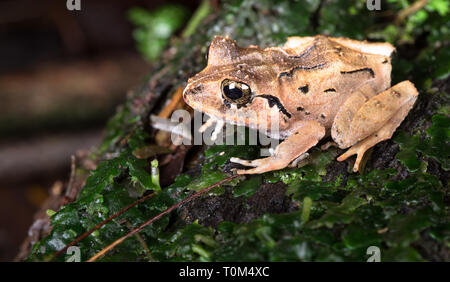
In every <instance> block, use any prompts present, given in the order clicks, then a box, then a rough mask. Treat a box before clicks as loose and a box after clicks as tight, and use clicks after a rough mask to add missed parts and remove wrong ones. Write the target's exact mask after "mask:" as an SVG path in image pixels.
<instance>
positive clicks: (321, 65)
mask: <svg viewBox="0 0 450 282" xmlns="http://www.w3.org/2000/svg"><path fill="white" fill-rule="evenodd" d="M324 66H326V63H323V64H318V65H315V66H312V67H305V66H296V67H293V68H292V69H291V70H290V71H285V72H282V73H280V74H279V75H278V79H280V78H282V77H283V76H286V77H292V75H293V74H294V71H296V70H314V69H321V68H323V67H324Z"/></svg>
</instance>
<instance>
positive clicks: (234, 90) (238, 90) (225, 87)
mask: <svg viewBox="0 0 450 282" xmlns="http://www.w3.org/2000/svg"><path fill="white" fill-rule="evenodd" d="M251 93H252V91H251V89H250V87H249V86H248V85H247V84H245V83H243V82H237V81H233V80H230V79H225V80H224V81H222V95H223V97H224V98H225V99H226V100H227V101H228V102H230V103H234V104H239V105H243V104H247V103H248V102H249V101H250V96H251Z"/></svg>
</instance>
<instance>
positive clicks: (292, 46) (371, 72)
mask: <svg viewBox="0 0 450 282" xmlns="http://www.w3.org/2000/svg"><path fill="white" fill-rule="evenodd" d="M282 49H283V50H284V51H285V52H286V53H288V54H289V59H290V60H291V61H290V65H289V68H288V70H285V71H283V72H281V73H279V80H278V83H279V93H278V95H279V97H281V99H282V100H283V101H285V104H286V105H289V106H288V107H289V109H288V110H290V111H292V112H294V113H295V116H296V117H297V118H298V119H305V120H311V119H314V120H318V121H320V122H321V123H322V124H324V125H325V126H326V127H330V126H331V124H332V121H333V119H334V116H335V115H336V113H337V111H338V109H339V107H340V105H342V104H343V103H344V102H345V101H346V99H347V98H348V97H349V96H350V95H351V93H352V92H354V91H355V90H357V89H359V88H360V87H361V86H362V85H364V84H369V85H370V86H371V87H372V88H373V89H374V93H377V92H381V91H383V90H385V89H387V88H389V87H390V73H391V64H390V54H391V53H392V51H393V50H394V48H393V47H392V45H390V44H389V43H368V42H363V41H356V40H350V39H345V38H333V37H326V36H322V35H318V36H315V37H291V38H289V39H288V41H287V42H286V44H285V45H284V46H283V47H282Z"/></svg>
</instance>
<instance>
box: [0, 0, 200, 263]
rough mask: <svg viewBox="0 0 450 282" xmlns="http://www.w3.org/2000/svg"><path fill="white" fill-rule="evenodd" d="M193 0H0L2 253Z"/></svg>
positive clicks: (2, 256) (4, 255) (11, 252)
mask: <svg viewBox="0 0 450 282" xmlns="http://www.w3.org/2000/svg"><path fill="white" fill-rule="evenodd" d="M199 5H200V1H196V0H179V1H163V0H140V1H139V0H115V1H110V0H81V11H69V10H68V9H67V7H66V1H62V0H61V1H54V0H41V1H33V0H2V1H0V261H10V260H12V259H13V258H14V256H15V255H16V254H17V252H18V249H19V245H20V244H21V242H22V241H23V239H24V238H25V237H26V234H27V230H28V228H29V227H30V225H31V223H32V221H33V214H34V213H35V211H36V210H37V209H38V208H39V206H40V205H41V204H42V203H43V202H44V201H45V200H46V198H47V197H48V195H49V191H50V189H57V188H58V185H59V186H60V185H61V184H62V182H60V181H64V182H66V181H67V180H68V179H69V175H70V165H71V156H72V155H77V154H78V155H82V154H85V153H86V152H87V151H86V150H88V149H90V148H92V147H93V146H98V145H99V144H100V141H101V138H102V129H103V127H104V125H105V124H106V122H107V120H108V118H109V117H110V116H111V115H112V114H113V113H114V112H115V109H116V107H117V105H119V104H120V103H121V102H122V101H125V97H126V93H127V91H128V90H130V89H132V88H133V87H138V86H139V85H140V84H142V83H143V82H144V81H145V78H146V76H148V75H149V74H151V71H152V61H155V60H157V59H158V57H159V55H160V54H161V52H162V50H163V49H164V48H165V47H166V45H167V44H168V42H169V40H170V37H171V36H172V35H178V34H179V33H180V32H181V31H182V30H183V27H184V26H185V25H186V23H187V22H188V20H189V18H190V16H191V15H192V13H193V12H194V11H195V10H196V8H197V7H198V6H199ZM143 19H145V21H144V20H143ZM149 19H151V21H149ZM143 22H145V23H146V24H145V25H144V24H143ZM149 22H151V23H152V24H150V25H149V24H148V23H149ZM137 42H138V43H137ZM149 44H150V45H149ZM143 45H145V46H143ZM139 50H141V51H142V50H145V52H139ZM52 187H53V188H52Z"/></svg>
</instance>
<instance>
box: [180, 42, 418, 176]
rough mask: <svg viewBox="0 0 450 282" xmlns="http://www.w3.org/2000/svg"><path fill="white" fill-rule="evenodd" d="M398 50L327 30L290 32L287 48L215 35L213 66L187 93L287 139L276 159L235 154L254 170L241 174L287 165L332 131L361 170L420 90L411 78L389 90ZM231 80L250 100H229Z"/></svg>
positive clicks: (228, 116) (213, 110)
mask: <svg viewBox="0 0 450 282" xmlns="http://www.w3.org/2000/svg"><path fill="white" fill-rule="evenodd" d="M393 51H394V47H393V46H392V45H390V44H389V43H368V42H365V41H355V40H351V39H346V38H332V37H325V36H321V35H318V36H315V37H291V38H289V39H288V41H287V42H286V44H285V45H284V46H283V47H272V48H266V49H260V48H258V47H256V46H249V47H247V48H243V47H239V46H237V44H236V42H235V41H233V40H230V39H228V38H224V37H215V38H214V39H213V41H212V43H211V45H210V48H209V54H208V65H207V66H206V68H205V69H204V70H202V71H201V72H200V73H198V74H197V75H195V76H194V77H192V78H191V79H189V81H188V84H187V86H186V88H185V90H184V92H183V97H184V99H185V101H186V103H187V104H189V105H190V106H191V107H193V108H194V109H196V110H199V111H202V112H205V113H207V114H208V115H210V116H212V117H214V118H216V119H223V120H225V121H226V122H228V123H233V124H239V125H245V126H248V127H250V128H254V129H259V130H263V131H266V132H267V133H268V135H269V136H272V137H275V138H279V139H285V140H284V141H283V142H282V143H280V145H278V146H277V148H276V149H275V153H274V155H273V156H270V157H267V158H263V159H257V160H253V161H246V160H241V159H237V158H232V159H231V161H233V162H236V163H240V164H242V165H245V166H252V167H254V168H252V169H249V170H239V171H238V173H240V174H250V173H263V172H266V171H271V170H277V169H282V168H284V167H286V166H287V165H289V164H290V163H291V162H292V161H294V160H295V159H297V158H299V157H301V156H302V155H303V154H304V153H306V152H307V151H308V149H309V148H311V147H312V146H314V145H316V144H317V142H318V141H319V140H320V139H322V138H323V137H325V136H329V135H331V137H332V138H333V140H334V142H335V143H336V144H337V146H339V147H340V148H348V147H351V148H350V149H349V150H348V151H347V152H346V153H345V154H343V155H341V156H340V157H339V158H338V160H339V161H342V160H345V159H346V158H348V157H349V156H351V155H354V154H357V160H356V162H355V165H354V171H357V170H358V169H359V164H360V161H361V158H362V156H363V155H364V152H365V151H366V150H368V149H369V148H370V147H372V146H374V145H375V144H377V143H378V142H381V141H383V140H386V139H389V138H390V137H391V136H392V134H393V132H394V131H395V129H396V128H397V127H398V126H399V124H400V123H401V122H402V120H403V119H404V117H405V116H406V115H407V113H408V111H409V110H410V109H411V107H412V106H413V104H414V102H415V100H416V98H417V95H418V92H417V90H416V88H415V87H414V85H413V84H412V83H411V82H409V81H403V82H401V83H398V84H397V85H395V86H393V87H390V83H391V54H392V52H393ZM226 79H227V80H231V81H236V82H238V83H244V84H246V85H247V86H248V87H249V88H250V89H251V96H250V98H249V100H248V101H247V102H246V103H245V104H234V103H233V102H231V103H230V101H227V100H225V99H224V94H223V93H224V90H223V84H222V82H223V81H224V80H226ZM250 113H256V115H255V114H253V115H251V114H250ZM261 114H264V116H261ZM242 116H245V117H246V118H242ZM271 120H278V121H279V131H278V132H273V131H271V124H270V121H271Z"/></svg>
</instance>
